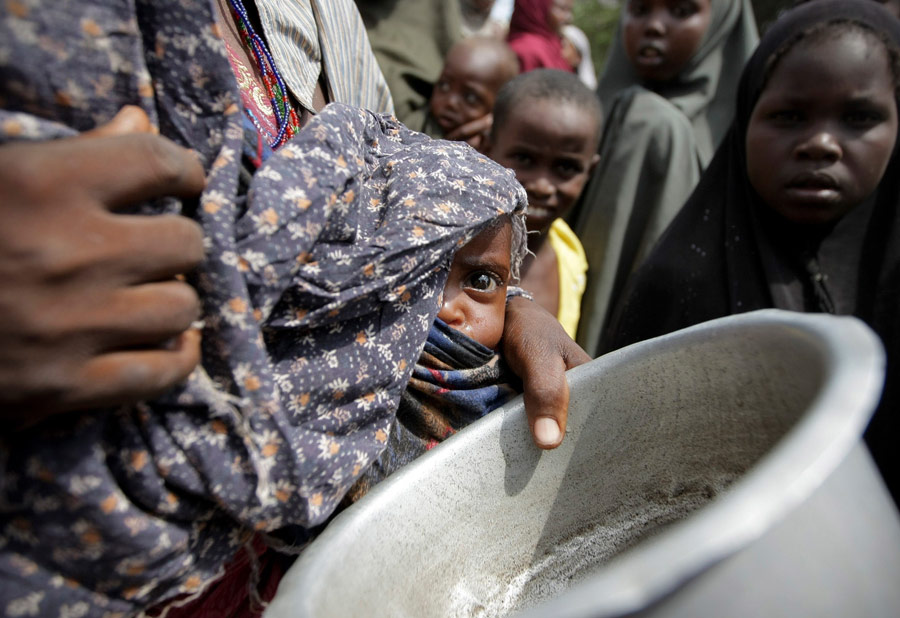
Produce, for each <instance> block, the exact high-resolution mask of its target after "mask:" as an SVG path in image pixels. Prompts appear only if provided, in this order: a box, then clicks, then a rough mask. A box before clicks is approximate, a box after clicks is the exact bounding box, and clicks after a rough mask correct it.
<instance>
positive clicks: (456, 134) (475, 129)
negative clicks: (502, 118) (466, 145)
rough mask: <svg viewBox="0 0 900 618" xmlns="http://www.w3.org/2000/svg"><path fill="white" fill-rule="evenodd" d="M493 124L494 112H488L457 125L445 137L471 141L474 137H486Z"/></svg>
mask: <svg viewBox="0 0 900 618" xmlns="http://www.w3.org/2000/svg"><path fill="white" fill-rule="evenodd" d="M493 124H494V116H493V114H487V115H485V116H482V117H481V118H476V119H475V120H472V121H470V122H467V123H466V124H464V125H461V126H459V127H457V128H456V129H454V130H453V131H450V132H449V133H447V135H445V136H444V137H446V138H447V139H449V140H454V141H456V140H458V141H469V140H470V139H472V138H474V137H484V136H486V135H488V134H489V133H490V132H491V126H492V125H493Z"/></svg>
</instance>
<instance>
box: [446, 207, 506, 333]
mask: <svg viewBox="0 0 900 618" xmlns="http://www.w3.org/2000/svg"><path fill="white" fill-rule="evenodd" d="M511 243H512V225H511V224H510V222H509V221H506V222H505V223H504V224H502V225H500V226H495V227H492V228H488V229H487V230H485V231H483V232H482V233H481V234H479V235H478V236H476V237H475V238H473V239H472V240H471V241H469V243H468V244H466V245H465V246H463V247H462V248H461V249H459V251H457V252H456V255H454V256H453V263H452V264H451V265H450V275H449V276H448V278H447V284H446V285H445V286H444V296H443V302H442V304H441V310H440V311H439V312H438V317H439V318H440V319H442V320H443V321H444V322H446V323H447V325H448V326H450V327H451V328H453V329H455V330H458V331H460V332H462V333H464V334H465V335H468V336H469V337H471V338H472V339H474V340H475V341H477V342H479V343H480V344H482V345H484V346H487V347H489V348H496V347H497V345H498V344H499V343H500V338H501V337H502V336H503V322H504V319H505V318H506V286H507V285H508V283H509V276H510V274H509V272H510V245H511Z"/></svg>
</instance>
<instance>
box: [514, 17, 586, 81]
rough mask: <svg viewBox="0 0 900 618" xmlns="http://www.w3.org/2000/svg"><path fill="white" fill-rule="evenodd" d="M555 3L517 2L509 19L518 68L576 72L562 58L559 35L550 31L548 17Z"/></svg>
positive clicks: (522, 69) (523, 69)
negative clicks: (517, 58)
mask: <svg viewBox="0 0 900 618" xmlns="http://www.w3.org/2000/svg"><path fill="white" fill-rule="evenodd" d="M552 6H553V0H516V2H515V6H514V7H513V12H512V16H511V17H510V19H509V33H508V34H507V38H506V40H507V42H508V43H509V46H510V47H511V48H512V50H513V51H514V52H516V56H518V57H519V69H520V70H521V71H522V72H523V73H524V72H525V71H531V70H532V69H540V68H546V69H561V70H563V71H569V72H570V73H573V72H574V71H573V70H572V67H571V66H570V65H569V63H568V62H566V59H565V58H564V57H563V55H562V42H561V40H560V38H559V36H560V35H559V33H558V32H554V31H553V30H551V29H550V24H549V23H548V22H547V15H548V13H549V12H550V7H552Z"/></svg>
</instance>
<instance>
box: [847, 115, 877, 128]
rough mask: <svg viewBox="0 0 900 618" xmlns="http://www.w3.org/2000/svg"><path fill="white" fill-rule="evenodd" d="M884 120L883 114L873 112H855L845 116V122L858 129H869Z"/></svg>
mask: <svg viewBox="0 0 900 618" xmlns="http://www.w3.org/2000/svg"><path fill="white" fill-rule="evenodd" d="M882 120H883V117H882V115H881V114H879V113H878V112H875V111H871V110H854V111H852V112H847V113H846V114H844V122H846V123H847V124H848V125H850V126H851V127H854V128H857V129H868V128H870V127H874V126H875V125H877V124H879V123H880V122H881V121H882Z"/></svg>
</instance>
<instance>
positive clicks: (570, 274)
mask: <svg viewBox="0 0 900 618" xmlns="http://www.w3.org/2000/svg"><path fill="white" fill-rule="evenodd" d="M547 240H548V241H550V246H551V247H553V251H554V253H556V263H557V265H558V268H559V312H558V313H557V316H556V319H557V320H559V323H560V324H562V326H563V328H564V329H565V330H566V332H567V333H568V334H569V336H570V337H572V338H573V339H574V338H575V333H576V332H577V331H578V320H579V319H580V318H581V295H582V294H584V286H585V284H586V282H587V268H588V264H587V257H586V256H585V254H584V247H582V246H581V241H580V240H578V237H577V236H576V235H575V232H573V231H572V228H570V227H569V226H568V225H567V224H566V222H565V221H563V220H562V219H557V220H556V221H554V222H553V225H551V226H550V231H549V232H548V233H547Z"/></svg>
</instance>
